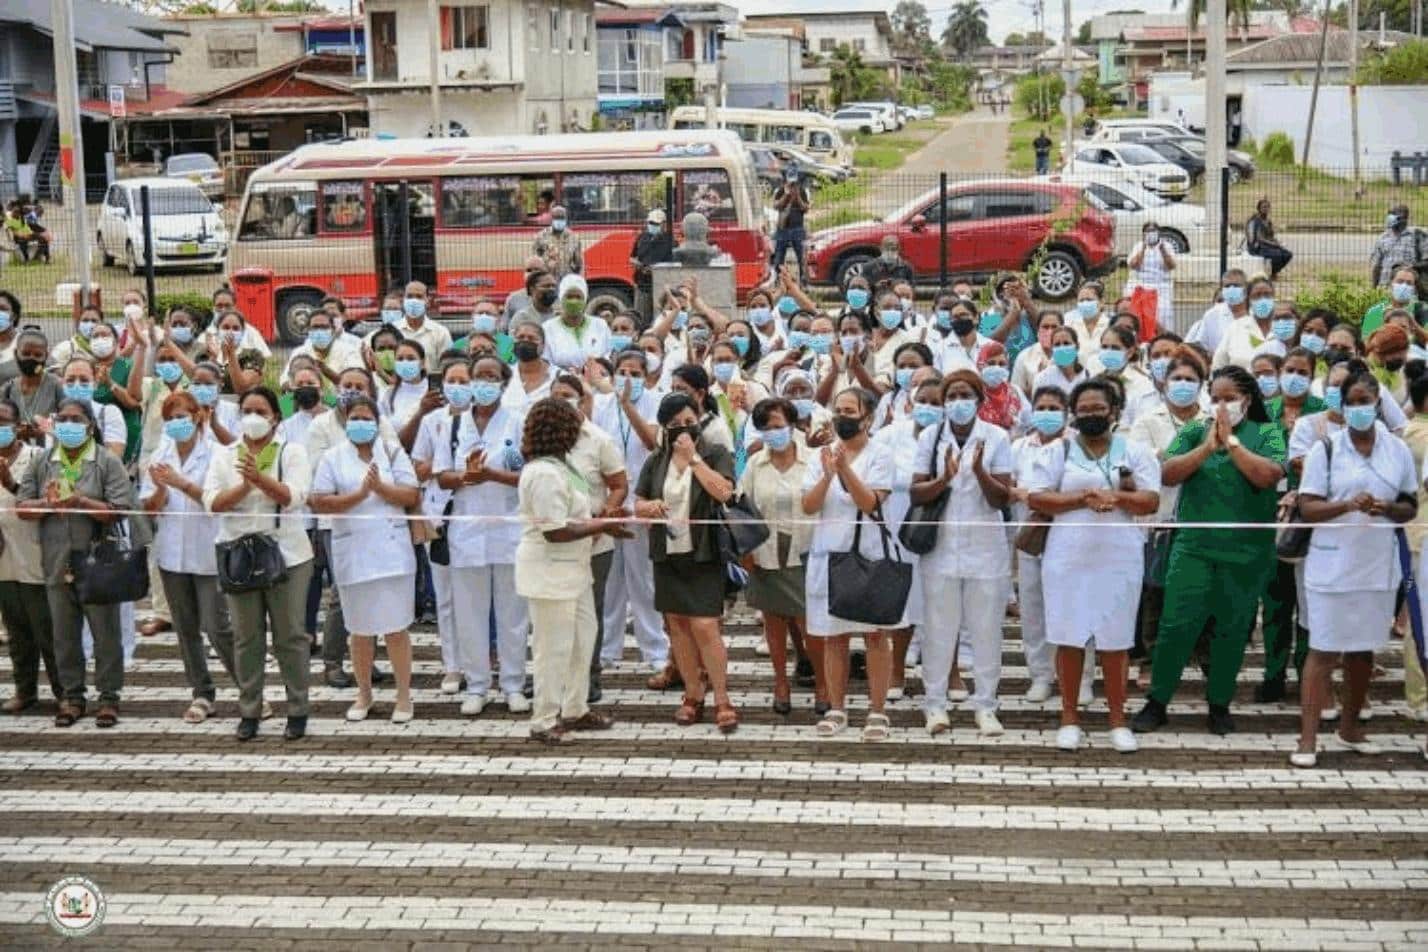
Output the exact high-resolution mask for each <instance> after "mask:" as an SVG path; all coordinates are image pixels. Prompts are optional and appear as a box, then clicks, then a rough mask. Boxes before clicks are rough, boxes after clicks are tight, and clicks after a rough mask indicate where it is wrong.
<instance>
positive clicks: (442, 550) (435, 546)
mask: <svg viewBox="0 0 1428 952" xmlns="http://www.w3.org/2000/svg"><path fill="white" fill-rule="evenodd" d="M460 435H461V419H460V417H458V418H456V419H455V420H453V421H452V422H451V465H452V466H453V467H454V466H455V465H456V443H457V439H458V437H460ZM455 506H456V492H455V490H453V491H452V494H451V498H449V499H447V500H446V508H445V509H443V510H441V521H440V522H438V523H437V524H436V525H435V526H433V527H432V539H431V541H430V542H428V543H427V544H426V557H427V558H428V559H430V560H431V562H432V564H434V565H450V564H451V544H450V543H449V542H447V541H446V526H447V519H448V517H450V515H451V510H452V509H453V508H455Z"/></svg>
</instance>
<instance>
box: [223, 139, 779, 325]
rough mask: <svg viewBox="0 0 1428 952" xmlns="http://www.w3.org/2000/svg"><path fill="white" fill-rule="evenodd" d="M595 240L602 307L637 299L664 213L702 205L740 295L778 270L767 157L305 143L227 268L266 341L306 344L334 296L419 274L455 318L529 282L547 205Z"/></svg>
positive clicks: (247, 219)
mask: <svg viewBox="0 0 1428 952" xmlns="http://www.w3.org/2000/svg"><path fill="white" fill-rule="evenodd" d="M552 204H562V205H564V206H565V207H566V209H567V214H568V220H569V227H570V228H571V230H572V231H573V232H574V233H575V234H577V235H578V236H579V237H580V239H581V241H582V242H583V245H584V275H585V278H586V280H587V281H589V283H590V290H591V297H592V301H593V300H594V299H597V298H610V299H615V300H618V301H621V302H623V303H625V304H631V303H633V301H634V287H635V282H634V276H633V273H632V269H631V266H630V252H631V249H632V248H633V246H634V242H635V238H636V237H637V236H638V234H639V232H640V230H641V229H642V228H644V224H645V219H646V217H647V215H648V214H649V211H650V210H651V209H653V208H667V209H668V210H669V211H670V212H671V213H672V216H671V221H672V222H674V223H675V237H676V240H678V239H679V230H678V225H677V223H678V222H679V221H680V220H681V219H682V218H683V216H684V214H685V213H686V212H690V211H701V212H704V213H705V214H706V215H707V216H708V217H709V220H710V240H711V241H712V242H714V243H715V244H717V245H718V246H719V247H720V248H721V249H722V250H723V251H725V252H727V253H728V254H729V255H730V256H731V257H732V258H733V259H734V262H735V280H736V285H737V288H738V293H739V297H740V298H741V299H742V297H743V295H744V294H745V293H747V292H748V290H749V289H750V288H752V287H754V286H755V285H757V284H758V283H760V282H761V281H762V280H763V279H764V277H765V276H766V274H767V272H768V260H769V252H770V244H769V240H768V235H767V227H766V223H765V212H764V209H763V208H762V199H761V193H760V191H759V187H758V181H757V177H756V175H755V172H754V169H753V164H752V162H751V160H750V158H749V156H748V153H747V152H746V151H745V149H744V147H743V145H742V143H741V142H740V140H739V138H738V137H737V136H736V135H735V134H734V133H732V132H726V131H712V130H687V131H685V130H680V131H658V132H622V133H591V134H574V135H553V136H511V137H509V138H505V139H495V138H472V139H385V140H384V139H365V140H357V141H346V142H336V143H321V144H314V145H309V146H304V147H302V148H300V149H298V150H296V151H295V152H293V153H291V154H290V155H287V156H284V157H283V158H282V159H280V160H278V161H277V162H274V163H272V164H270V165H267V166H264V167H263V168H261V169H259V170H257V171H256V172H254V173H253V175H252V177H251V178H250V179H249V180H248V186H247V191H246V193H245V194H244V196H243V205H242V210H241V213H240V215H239V224H238V229H237V237H236V239H235V240H234V241H233V243H232V250H231V251H230V254H229V262H228V263H229V271H230V274H231V278H232V284H233V287H234V290H235V291H236V292H237V295H238V299H239V307H240V309H242V310H243V312H244V314H245V315H247V316H248V318H249V320H250V321H251V322H252V323H253V324H254V326H256V327H257V328H258V329H259V330H260V331H261V332H262V333H263V335H264V336H265V337H266V338H268V339H273V338H282V339H285V340H288V341H300V340H301V339H302V337H303V335H304V333H305V330H306V324H307V316H308V314H310V313H311V312H312V310H313V309H314V308H316V307H317V305H318V302H319V301H320V300H321V299H322V298H323V297H324V296H325V295H329V294H330V295H335V296H337V297H339V298H341V299H342V300H343V302H344V304H345V305H346V306H347V311H348V314H349V315H351V316H353V317H357V318H363V317H368V316H371V315H374V314H375V313H376V312H377V311H378V310H379V308H380V306H381V298H382V294H383V292H384V291H386V290H387V289H388V288H391V287H393V286H395V285H399V284H400V283H401V282H402V281H403V280H404V279H406V278H407V276H409V277H410V279H412V280H418V281H423V282H425V283H426V284H427V286H428V287H429V288H431V289H432V290H433V291H434V292H435V294H436V305H437V308H438V313H439V315H440V316H442V317H449V318H462V319H464V318H466V317H468V316H469V315H470V313H471V308H472V305H473V303H474V302H475V300H476V299H477V298H478V297H483V296H484V297H491V298H494V299H495V300H497V301H502V300H504V299H505V297H506V296H507V295H508V294H510V293H512V292H514V291H518V290H522V289H523V288H524V282H525V272H524V267H525V261H526V259H527V257H529V255H530V254H531V250H532V246H533V244H534V239H535V236H536V234H537V233H538V232H539V231H540V230H541V229H542V228H544V227H545V226H546V225H547V224H549V217H548V212H547V210H548V208H549V207H550V206H551V205H552Z"/></svg>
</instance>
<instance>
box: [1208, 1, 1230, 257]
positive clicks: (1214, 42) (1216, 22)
mask: <svg viewBox="0 0 1428 952" xmlns="http://www.w3.org/2000/svg"><path fill="white" fill-rule="evenodd" d="M1206 6H1207V9H1206V11H1205V209H1206V211H1208V212H1209V213H1210V215H1211V216H1212V218H1211V221H1213V222H1214V231H1215V232H1216V233H1218V232H1219V230H1220V229H1221V228H1222V227H1223V222H1221V221H1218V220H1217V219H1218V218H1220V217H1221V211H1220V209H1221V207H1222V205H1221V192H1222V189H1223V187H1224V183H1223V180H1222V178H1221V169H1223V168H1225V150H1226V142H1225V139H1226V136H1227V135H1228V132H1227V130H1226V128H1225V125H1226V122H1225V20H1226V17H1227V12H1226V3H1225V0H1208V2H1207V4H1206Z"/></svg>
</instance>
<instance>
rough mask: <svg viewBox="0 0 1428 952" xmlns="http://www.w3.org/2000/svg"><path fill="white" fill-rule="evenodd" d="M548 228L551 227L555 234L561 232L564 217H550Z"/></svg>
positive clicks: (563, 225) (563, 226)
mask: <svg viewBox="0 0 1428 952" xmlns="http://www.w3.org/2000/svg"><path fill="white" fill-rule="evenodd" d="M550 229H551V231H554V232H556V233H557V234H558V233H560V232H562V231H565V219H564V218H552V219H551V220H550Z"/></svg>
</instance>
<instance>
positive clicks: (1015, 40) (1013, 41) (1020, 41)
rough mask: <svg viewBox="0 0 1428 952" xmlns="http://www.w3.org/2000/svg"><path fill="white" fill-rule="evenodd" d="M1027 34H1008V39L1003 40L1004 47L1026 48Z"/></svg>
mask: <svg viewBox="0 0 1428 952" xmlns="http://www.w3.org/2000/svg"><path fill="white" fill-rule="evenodd" d="M1025 45H1026V34H1025V33H1008V34H1007V38H1006V39H1004V40H1002V46H1025Z"/></svg>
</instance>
